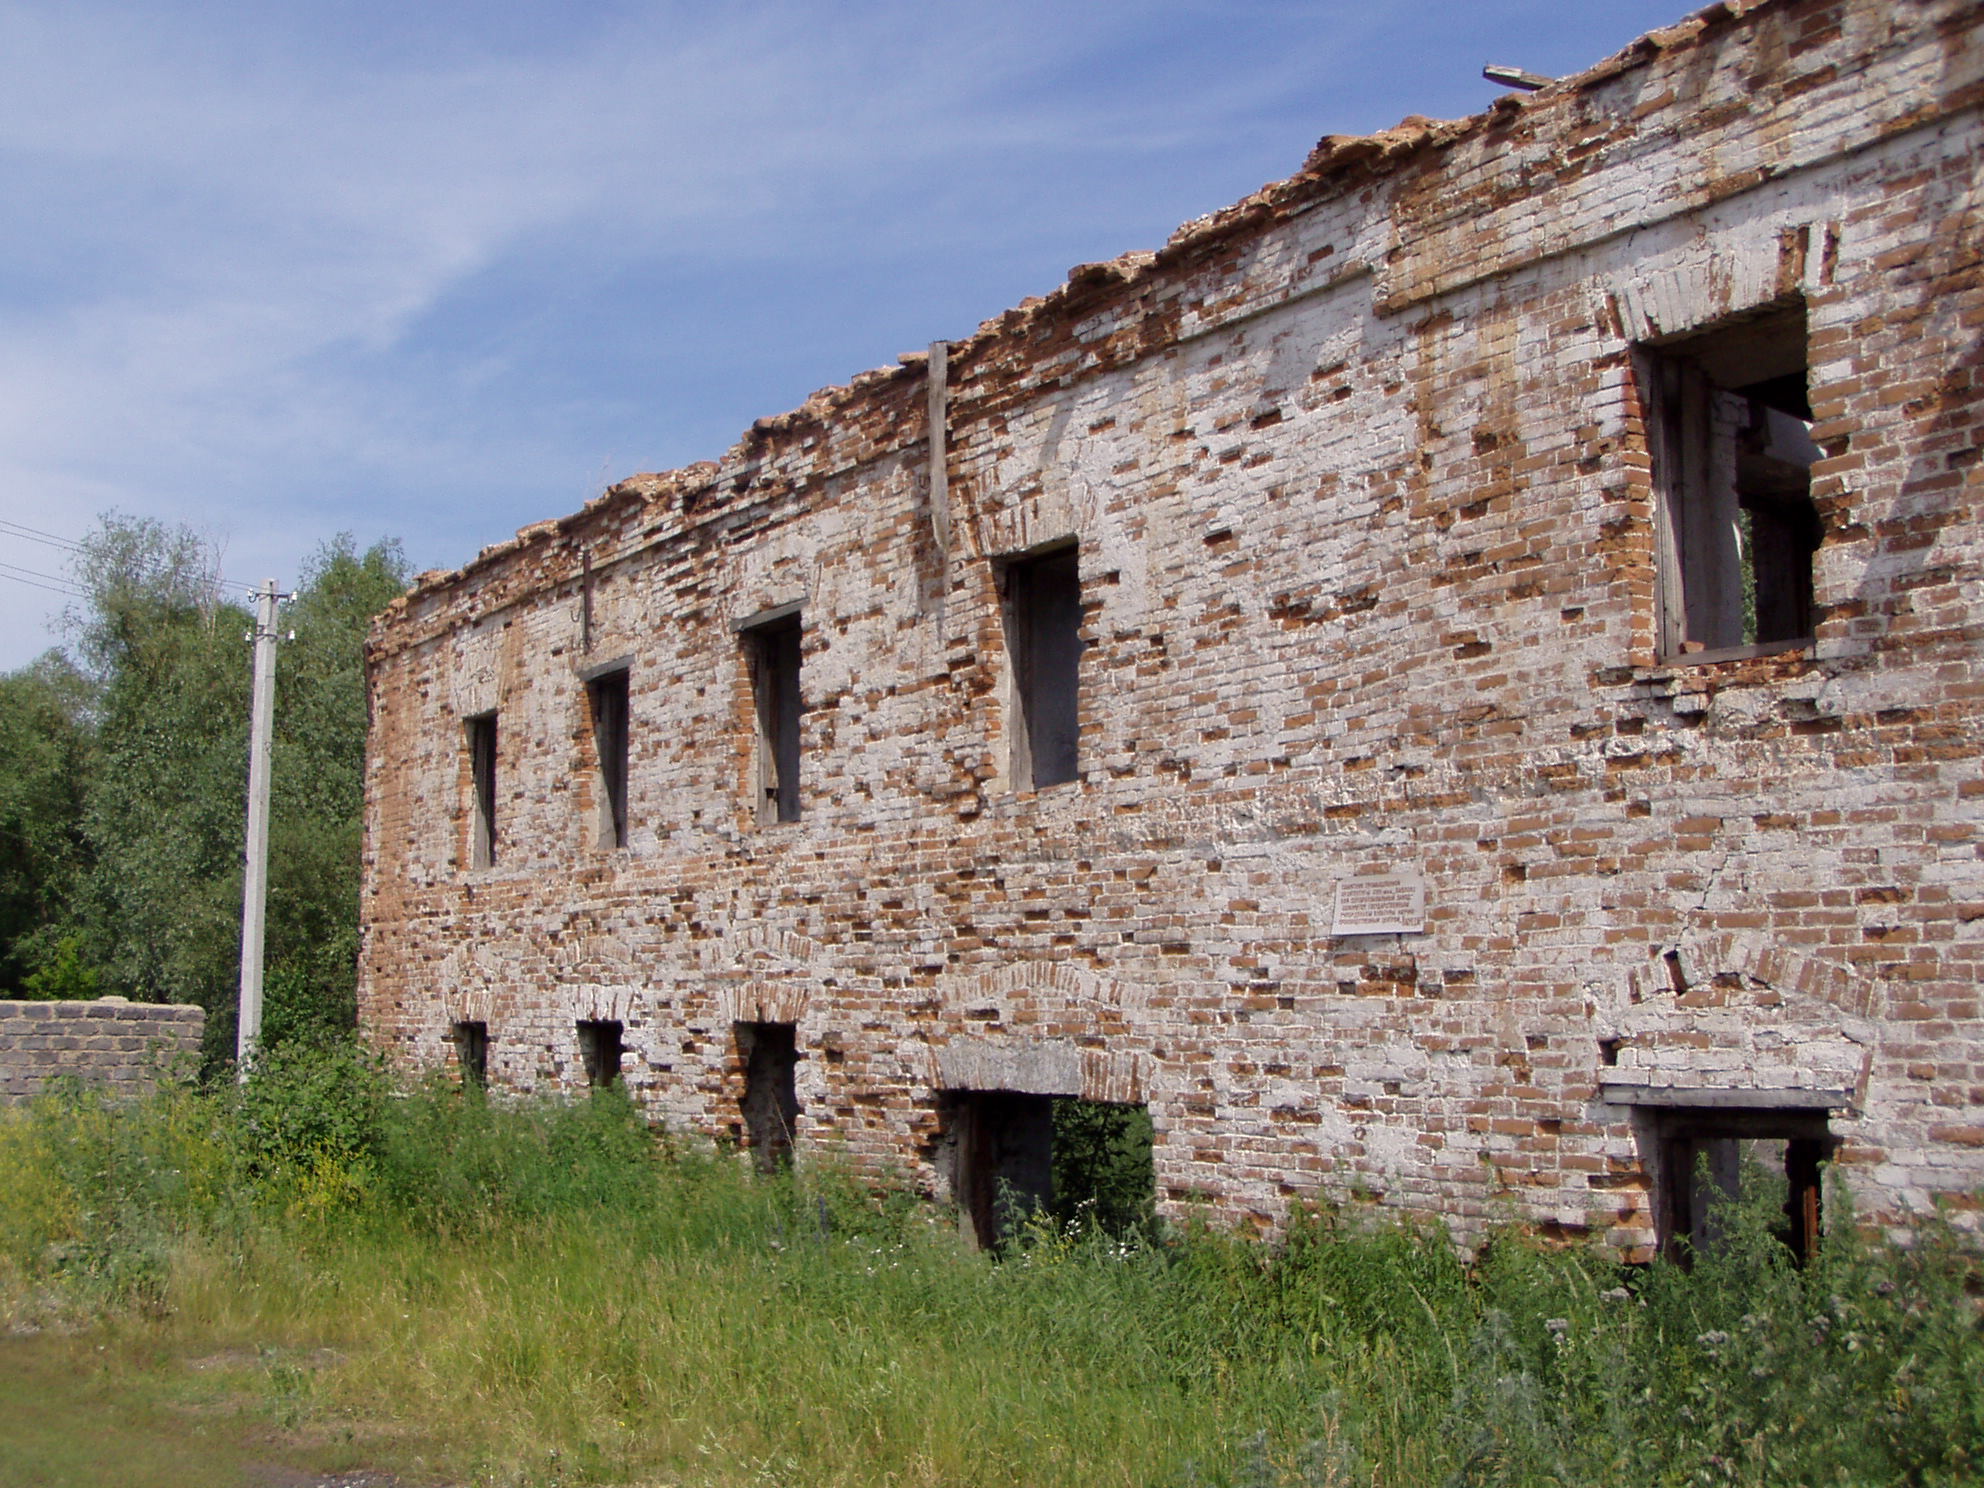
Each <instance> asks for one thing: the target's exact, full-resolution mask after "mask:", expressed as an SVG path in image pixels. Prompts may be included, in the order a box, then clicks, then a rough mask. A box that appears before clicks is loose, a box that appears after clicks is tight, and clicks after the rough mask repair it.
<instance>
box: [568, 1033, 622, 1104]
mask: <svg viewBox="0 0 1984 1488" xmlns="http://www.w3.org/2000/svg"><path fill="white" fill-rule="evenodd" d="M625 1052H626V1047H625V1044H624V1042H623V1032H622V1029H621V1026H620V1021H619V1019H617V1018H582V1019H580V1020H579V1058H580V1059H581V1060H582V1061H583V1062H584V1064H585V1071H586V1084H588V1085H590V1086H592V1087H593V1088H594V1089H595V1090H604V1089H605V1088H606V1087H607V1086H609V1085H611V1084H612V1083H613V1082H614V1081H615V1080H617V1079H619V1078H620V1064H621V1060H622V1057H623V1055H624V1054H625Z"/></svg>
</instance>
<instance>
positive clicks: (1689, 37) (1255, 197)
mask: <svg viewBox="0 0 1984 1488" xmlns="http://www.w3.org/2000/svg"><path fill="white" fill-rule="evenodd" d="M1797 3H1799V0H1718V3H1716V4H1713V5H1710V6H1707V7H1706V8H1704V9H1702V10H1699V11H1696V12H1695V13H1694V14H1692V15H1690V16H1688V17H1686V18H1685V19H1683V20H1680V21H1677V22H1676V23H1675V24H1673V25H1671V26H1663V27H1661V28H1660V29H1658V30H1654V31H1649V32H1648V33H1647V34H1646V35H1644V36H1641V37H1639V38H1638V39H1637V40H1635V41H1632V42H1630V43H1628V44H1627V45H1626V46H1625V47H1623V48H1621V49H1620V50H1619V51H1617V52H1615V53H1613V54H1612V55H1611V56H1610V57H1607V58H1605V59H1604V60H1603V61H1601V62H1598V63H1596V64H1594V65H1593V66H1591V67H1588V68H1586V69H1585V70H1584V71H1582V72H1578V73H1573V74H1570V75H1569V76H1566V77H1563V78H1559V79H1558V80H1556V81H1555V82H1553V83H1551V84H1550V85H1549V86H1548V87H1546V88H1543V89H1540V90H1538V91H1537V92H1534V93H1506V94H1504V95H1502V96H1501V97H1500V98H1497V99H1496V100H1495V101H1494V102H1493V103H1491V104H1489V105H1488V107H1486V108H1485V109H1482V110H1481V111H1480V112H1479V113H1476V114H1471V115H1469V116H1468V117H1467V118H1465V119H1452V120H1442V119H1428V118H1425V117H1424V116H1422V115H1419V114H1410V115H1408V116H1407V117H1406V118H1404V119H1403V120H1401V121H1400V122H1399V123H1398V124H1397V125H1395V126H1394V127H1392V128H1391V129H1386V130H1381V131H1380V132H1378V133H1376V134H1367V135H1351V134H1326V135H1324V136H1323V137H1322V139H1320V140H1318V141H1317V143H1316V146H1315V148H1314V149H1313V150H1311V151H1310V152H1309V154H1308V157H1307V158H1306V159H1305V160H1304V161H1303V162H1302V168H1301V169H1300V170H1299V171H1297V172H1296V174H1294V175H1292V176H1289V177H1288V178H1286V179H1285V180H1280V181H1274V182H1270V183H1269V184H1268V185H1266V186H1263V187H1261V188H1260V189H1259V190H1258V191H1255V192H1252V193H1251V194H1249V195H1247V196H1244V197H1242V198H1241V199H1240V200H1239V201H1237V202H1235V203H1233V205H1231V206H1229V207H1223V208H1221V209H1220V210H1219V211H1216V212H1209V213H1207V214H1205V215H1204V216H1201V217H1195V218H1193V219H1192V220H1191V221H1190V222H1187V223H1185V224H1184V225H1182V226H1181V227H1179V228H1178V229H1177V230H1176V231H1175V232H1173V233H1172V234H1171V236H1170V238H1168V239H1167V240H1166V241H1165V244H1164V246H1163V247H1162V248H1159V249H1157V250H1155V251H1152V250H1150V249H1135V250H1133V251H1131V252H1128V253H1125V254H1122V255H1121V256H1119V257H1117V258H1113V259H1110V260H1108V261H1106V262H1102V263H1085V264H1077V265H1075V267H1074V268H1072V269H1070V270H1069V271H1068V277H1067V279H1066V281H1065V282H1063V283H1062V284H1061V285H1060V286H1059V287H1058V288H1057V289H1055V290H1053V291H1052V292H1050V293H1048V294H1046V295H1038V296H1030V297H1028V298H1027V299H1024V300H1022V301H1020V303H1019V304H1018V305H1016V306H1014V307H1013V308H1012V309H1010V310H1007V311H1004V312H1002V313H1001V314H999V315H995V316H993V317H992V318H991V319H989V320H985V321H983V322H981V323H980V324H979V327H978V329H977V330H976V331H975V332H973V333H972V334H971V335H970V336H968V337H966V338H964V339H962V340H958V341H953V342H951V343H950V347H951V357H952V360H953V364H954V365H962V364H964V363H966V362H968V361H969V360H970V359H971V357H972V356H973V355H974V353H976V352H978V351H979V350H981V349H982V348H983V347H985V346H986V345H988V344H989V343H992V342H995V341H997V340H1000V339H1002V338H1006V337H1013V336H1021V335H1025V334H1027V333H1029V332H1032V331H1037V330H1038V329H1039V328H1040V326H1041V324H1042V322H1045V321H1055V320H1063V319H1070V318H1073V317H1074V316H1076V315H1078V314H1080V315H1085V314H1088V313H1090V312H1091V311H1093V310H1094V308H1095V306H1096V302H1097V301H1098V300H1099V299H1100V298H1101V297H1102V296H1103V295H1105V294H1108V293H1111V292H1120V291H1123V290H1126V289H1134V288H1139V287H1141V286H1143V285H1144V284H1145V283H1146V282H1147V281H1149V280H1150V279H1152V278H1153V277H1155V276H1156V275H1158V274H1160V273H1164V272H1167V271H1170V270H1172V269H1176V268H1179V267H1183V266H1188V265H1191V264H1193V263H1195V262H1197V261H1199V260H1201V259H1203V258H1205V257H1207V256H1209V255H1210V254H1211V253H1212V252H1213V251H1214V250H1215V249H1217V248H1218V247H1220V246H1221V245H1223V244H1224V243H1226V242H1227V241H1228V240H1230V239H1232V238H1235V237H1240V236H1244V235H1248V234H1252V233H1255V232H1258V231H1260V230H1261V229H1263V228H1265V227H1267V226H1270V225H1271V224H1273V223H1275V222H1277V221H1279V220H1282V219H1285V218H1287V217H1289V216H1292V215H1294V214H1295V213H1296V212H1297V211H1299V210H1306V209H1308V208H1309V207H1311V206H1314V205H1316V204H1317V203H1319V202H1323V201H1327V200H1330V199H1333V198H1336V197H1340V196H1341V195H1343V194H1344V193H1345V192H1347V191H1348V190H1350V189H1352V188H1353V187H1355V186H1358V185H1362V184H1364V183H1366V182H1368V181H1369V180H1370V179H1371V178H1373V177H1378V176H1385V175H1389V174H1391V173H1392V172H1393V171H1395V170H1397V169H1398V168H1399V167H1400V166H1401V165H1402V164H1403V163H1404V162H1406V161H1407V160H1408V159H1411V158H1412V157H1414V156H1417V155H1420V154H1422V153H1424V152H1426V151H1429V150H1437V149H1444V148H1446V147H1448V146H1450V145H1452V144H1454V143H1456V142H1457V141H1460V140H1462V139H1465V138H1467V137H1469V136H1471V135H1473V134H1476V133H1478V132H1479V131H1481V130H1483V129H1486V128H1488V127H1490V126H1491V125H1496V124H1500V123H1503V122H1505V121H1507V120H1508V119H1509V118H1511V117H1513V116H1515V115H1518V114H1523V113H1530V112H1536V111H1538V110H1541V109H1544V108H1548V107H1551V106H1554V105H1556V104H1558V103H1560V102H1561V101H1562V100H1564V99H1566V98H1569V97H1572V96H1575V95H1576V94H1579V93H1582V92H1583V91H1585V90H1586V89H1588V88H1592V87H1596V86H1597V85H1599V84H1601V83H1605V82H1609V81H1610V80H1612V79H1613V78H1616V77H1618V76H1619V75H1621V74H1622V73H1625V72H1629V71H1631V70H1632V69H1634V68H1636V67H1640V66H1644V65H1645V64H1646V63H1648V62H1650V61H1652V60H1653V59H1654V58H1656V57H1659V56H1662V55H1664V54H1666V53H1669V52H1675V51H1682V50H1686V49H1688V48H1691V47H1694V46H1696V45H1698V44H1700V42H1701V40H1702V38H1703V37H1705V36H1707V35H1709V34H1711V33H1713V32H1718V31H1721V30H1722V29H1724V28H1725V27H1726V26H1727V25H1729V24H1730V23H1732V22H1734V21H1737V20H1740V19H1741V18H1742V17H1745V16H1749V15H1754V14H1756V13H1757V12H1759V11H1766V10H1775V9H1779V8H1782V7H1785V6H1789V5H1794V4H1797ZM927 360H928V356H927V353H924V352H920V351H917V352H907V353H905V354H904V355H903V356H901V357H900V358H898V365H896V366H893V367H877V368H874V369H872V370H870V371H867V372H861V373H857V374H856V375H855V376H854V377H853V378H851V379H850V380H849V381H847V382H845V383H841V384H836V385H834V386H830V387H824V388H821V389H819V390H818V391H817V392H815V393H813V394H812V395H811V396H810V397H808V398H807V399H806V401H805V402H803V403H801V404H800V405H799V406H798V407H797V408H794V409H792V410H790V411H788V412H785V413H780V414H773V415H770V416H768V417H766V418H761V419H759V420H757V421H756V422H755V423H753V424H752V425H751V427H750V428H749V429H748V430H747V431H746V432H745V433H744V435H743V437H741V438H740V439H739V440H738V441H737V442H736V443H735V444H733V445H732V446H731V447H730V448H729V449H728V450H727V451H726V452H725V453H724V456H723V458H722V459H721V460H714V461H712V460H699V461H697V462H695V463H694V464H690V465H683V466H678V467H677V468H675V469H673V470H668V471H663V472H660V473H655V474H640V475H632V476H629V477H627V478H626V479H624V480H621V481H618V482H616V483H615V484H614V485H612V486H610V487H608V488H607V489H606V491H605V492H603V493H602V494H601V495H599V496H596V497H594V498H593V499H592V500H591V501H588V502H587V503H586V504H585V505H584V506H583V507H581V508H580V509H579V510H578V511H576V512H573V513H570V514H569V515H567V516H564V517H556V518H551V519H548V520H546V521H541V522H534V523H532V524H530V525H529V526H527V527H522V528H519V529H518V530H517V533H516V535H515V536H514V537H510V538H507V539H505V540H503V541H501V542H497V543H492V544H490V545H489V546H488V547H486V548H484V549H482V551H480V552H479V553H477V554H476V555H475V557H474V558H473V559H471V560H470V561H469V562H467V563H465V564H463V565H462V566H461V567H460V568H458V569H429V570H427V571H426V572H425V573H422V574H419V575H417V576H416V577H415V578H414V581H413V584H412V586H411V587H410V588H409V590H408V591H407V593H406V594H405V595H403V596H401V598H400V599H398V600H395V601H394V602H393V604H392V605H390V606H389V607H388V608H387V609H386V610H385V611H384V612H382V613H381V615H380V616H379V618H378V620H377V621H376V622H375V623H374V632H375V634H376V633H377V632H378V630H380V629H382V628H386V627H387V626H388V624H389V622H390V621H392V620H393V619H394V618H396V617H397V616H398V615H399V614H400V613H402V612H403V611H404V610H405V609H406V608H407V607H408V605H409V604H410V603H411V602H412V601H413V600H415V599H418V598H420V597H422V596H424V595H431V594H433V593H435V592H436V591H439V590H444V589H447V588H450V587H452V586H454V585H456V584H459V583H461V582H462V581H463V580H465V579H468V578H471V577H473V576H474V575H475V574H476V573H478V572H479V571H481V570H484V569H486V568H488V567H490V566H491V565H493V564H496V563H499V562H501V561H502V560H504V559H506V558H510V557H513V556H514V555H516V554H517V553H519V552H522V551H523V550H525V549H527V548H529V547H531V546H532V545H533V544H536V543H539V542H543V541H546V540H549V539H551V538H553V537H556V536H558V535H560V534H563V533H568V532H570V531H572V530H573V529H574V528H576V527H579V526H582V525H584V524H585V523H586V522H587V521H588V520H590V519H592V518H595V517H598V516H602V515H604V514H605V513H606V512H608V511H609V510H610V509H613V508H617V507H620V506H622V505H625V504H628V503H636V504H647V503H651V502H654V501H656V500H660V499H666V498H669V497H679V496H680V495H682V494H683V493H685V492H692V491H699V490H705V489H708V488H709V487H710V486H713V485H715V484H717V483H718V482H719V481H720V480H722V479H723V478H724V474H725V472H726V471H729V472H735V471H736V470H737V469H738V468H739V467H741V466H746V465H750V464H754V463H756V462H757V461H759V460H760V459H762V458H763V456H764V454H765V452H766V450H767V449H768V448H769V447H771V446H773V445H775V444H777V443H780V442H783V440H785V439H787V438H790V437H792V436H793V435H795V434H799V433H802V432H807V431H812V430H817V429H820V428H822V427H824V426H826V425H828V424H830V423H832V422H835V421H836V420H837V418H838V416H839V415H840V414H841V413H842V412H843V411H844V410H845V409H846V408H847V407H848V405H850V404H852V403H856V402H859V401H861V400H863V399H865V398H867V397H869V396H871V395H872V394H873V393H874V392H875V391H876V390H877V389H878V388H880V387H882V386H884V385H885V384H888V383H891V382H896V381H899V380H907V379H912V378H914V379H921V378H922V377H923V375H924V367H925V363H926V361H927Z"/></svg>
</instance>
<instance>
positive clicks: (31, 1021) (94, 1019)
mask: <svg viewBox="0 0 1984 1488" xmlns="http://www.w3.org/2000/svg"><path fill="white" fill-rule="evenodd" d="M206 1023H207V1015H206V1012H205V1010H204V1009H201V1008H197V1007H190V1006H185V1005H181V1004H164V1003H152V1002H127V1001H125V1000H124V999H123V998H121V997H101V998H97V999H95V1000H94V1001H91V1002H0V1105H12V1104H16V1103H18V1102H20V1101H24V1100H26V1099H27V1098H28V1097H30V1096H32V1095H37V1094H39V1093H40V1092H41V1091H42V1090H43V1089H44V1088H46V1087H47V1085H48V1084H49V1082H51V1081H53V1080H56V1079H60V1078H62V1077H63V1076H72V1077H74V1078H75V1079H78V1080H81V1081H82V1082H83V1083H84V1084H87V1085H99V1086H102V1087H104V1088H106V1089H107V1090H109V1091H110V1092H111V1093H112V1094H113V1095H118V1096H137V1095H144V1094H146V1093H147V1092H148V1091H150V1090H151V1089H152V1088H153V1087H154V1086H156V1085H157V1083H158V1080H159V1078H160V1076H161V1075H165V1076H176V1075H178V1076H183V1075H190V1074H191V1073H192V1071H193V1070H194V1069H195V1068H196V1067H197V1065H198V1063H199V1058H200V1035H201V1034H202V1033H203V1032H204V1031H205V1029H206Z"/></svg>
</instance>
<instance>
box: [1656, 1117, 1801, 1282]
mask: <svg viewBox="0 0 1984 1488" xmlns="http://www.w3.org/2000/svg"><path fill="white" fill-rule="evenodd" d="M1656 1139H1657V1143H1658V1152H1659V1159H1658V1172H1657V1173H1656V1175H1655V1181H1656V1183H1657V1184H1658V1194H1659V1229H1660V1246H1661V1251H1662V1253H1663V1254H1665V1255H1667V1256H1669V1257H1670V1258H1672V1259H1675V1260H1679V1261H1681V1262H1683V1263H1685V1262H1687V1261H1688V1260H1689V1259H1691V1258H1692V1257H1694V1256H1696V1255H1700V1254H1704V1253H1707V1252H1710V1251H1713V1250H1714V1249H1715V1248H1716V1247H1717V1246H1718V1245H1720V1244H1724V1243H1726V1241H1727V1240H1728V1238H1729V1236H1728V1231H1729V1227H1730V1226H1731V1225H1732V1224H1734V1223H1736V1222H1737V1219H1736V1213H1735V1210H1736V1206H1740V1207H1742V1208H1743V1209H1747V1210H1750V1211H1752V1212H1756V1213H1762V1214H1765V1215H1768V1216H1769V1219H1770V1225H1771V1230H1772V1232H1773V1233H1774V1234H1775V1235H1776V1236H1777V1238H1778V1239H1779V1240H1780V1241H1781V1242H1782V1243H1783V1244H1784V1245H1785V1246H1786V1248H1788V1249H1789V1250H1790V1251H1791V1253H1792V1255H1794V1256H1795V1257H1797V1258H1798V1259H1799V1260H1800V1261H1803V1260H1805V1259H1807V1258H1808V1257H1810V1256H1811V1255H1813V1254H1814V1253H1815V1252H1816V1251H1817V1250H1818V1246H1819V1239H1820V1235H1821V1233H1822V1230H1823V1227H1824V1215H1823V1212H1822V1203H1821V1200H1822V1192H1821V1180H1822V1177H1823V1172H1824V1167H1825V1164H1826V1162H1827V1161H1828V1160H1829V1159H1830V1157H1831V1156H1832V1150H1833V1148H1834V1146H1836V1145H1837V1139H1836V1138H1834V1137H1833V1136H1832V1134H1831V1133H1830V1131H1829V1130H1828V1129H1827V1126H1826V1117H1825V1113H1824V1112H1822V1111H1812V1110H1785V1111H1777V1110H1744V1109H1698V1110H1670V1111H1664V1112H1662V1113H1661V1114H1660V1116H1659V1118H1658V1120H1657V1123H1656Z"/></svg>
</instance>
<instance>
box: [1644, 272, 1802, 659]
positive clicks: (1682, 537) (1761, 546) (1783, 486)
mask: <svg viewBox="0 0 1984 1488" xmlns="http://www.w3.org/2000/svg"><path fill="white" fill-rule="evenodd" d="M1637 370H1638V375H1639V385H1640V389H1641V393H1642V398H1643V401H1644V403H1645V405H1646V413H1647V435H1648V446H1649V454H1650V456H1651V459H1652V463H1653V482H1654V490H1655V494H1656V498H1657V511H1658V516H1657V523H1658V526H1657V533H1658V558H1659V593H1660V647H1661V654H1662V655H1663V656H1665V657H1673V658H1678V657H1682V656H1686V655H1694V654H1698V653H1704V652H1708V653H1713V652H1724V651H1731V650H1736V649H1738V648H1743V647H1752V646H1754V647H1774V648H1781V647H1784V646H1788V645H1793V644H1796V643H1797V642H1800V641H1805V640H1809V639H1810V638H1811V635H1812V629H1813V623H1814V615H1813V602H1812V555H1813V554H1814V553H1816V552H1817V551H1818V548H1819V542H1820V538H1821V535H1822V524H1821V522H1820V520H1819V514H1818V508H1817V507H1816V506H1815V505H1814V504H1813V501H1812V489H1811V488H1812V477H1811V467H1812V465H1813V462H1815V461H1816V460H1818V459H1819V458H1820V451H1819V449H1818V447H1817V446H1816V445H1814V444H1813V443H1812V436H1811V425H1812V408H1811V402H1810V397H1809V393H1808V390H1807V377H1806V370H1807V369H1806V356H1805V306H1804V304H1803V302H1802V301H1800V302H1798V303H1796V304H1792V305H1785V306H1780V307H1778V308H1775V309H1773V310H1770V311H1768V312H1765V313H1760V314H1754V315H1750V316H1746V317H1744V318H1742V319H1740V320H1738V321H1735V322H1732V323H1730V324H1728V325H1724V326H1722V327H1720V328H1718V329H1715V330H1711V331H1704V332H1700V333H1697V334H1694V335H1690V336H1686V337H1682V338H1679V339H1676V340H1672V341H1664V342H1661V343H1660V344H1658V345H1653V346H1643V347H1641V348H1640V349H1639V356H1638V362H1637Z"/></svg>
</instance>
